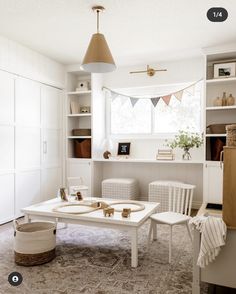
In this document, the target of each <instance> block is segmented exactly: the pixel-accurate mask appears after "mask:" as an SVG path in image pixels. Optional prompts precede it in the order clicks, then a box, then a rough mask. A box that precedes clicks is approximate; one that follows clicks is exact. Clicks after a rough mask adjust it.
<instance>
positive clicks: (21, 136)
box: [15, 127, 40, 170]
mask: <svg viewBox="0 0 236 294" xmlns="http://www.w3.org/2000/svg"><path fill="white" fill-rule="evenodd" d="M15 154H16V169H18V170H22V169H30V168H31V169H32V168H38V167H40V129H39V128H30V127H29V128H26V127H16V150H15Z"/></svg>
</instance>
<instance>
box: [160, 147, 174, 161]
mask: <svg viewBox="0 0 236 294" xmlns="http://www.w3.org/2000/svg"><path fill="white" fill-rule="evenodd" d="M174 159H175V158H174V153H173V150H172V149H158V151H157V160H174Z"/></svg>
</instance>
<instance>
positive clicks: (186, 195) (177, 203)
mask: <svg viewBox="0 0 236 294" xmlns="http://www.w3.org/2000/svg"><path fill="white" fill-rule="evenodd" d="M194 189H195V186H194V185H188V184H182V183H175V184H172V185H170V186H169V205H168V206H169V211H172V212H178V213H182V214H184V215H189V216H190V214H191V209H192V202H193V191H194Z"/></svg>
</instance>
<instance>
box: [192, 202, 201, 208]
mask: <svg viewBox="0 0 236 294" xmlns="http://www.w3.org/2000/svg"><path fill="white" fill-rule="evenodd" d="M201 206H202V202H201V201H193V204H192V208H193V209H199V208H200V207H201Z"/></svg>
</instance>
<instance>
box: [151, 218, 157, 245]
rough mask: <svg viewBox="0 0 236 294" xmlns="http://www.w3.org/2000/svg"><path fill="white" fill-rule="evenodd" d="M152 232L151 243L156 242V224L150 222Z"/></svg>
mask: <svg viewBox="0 0 236 294" xmlns="http://www.w3.org/2000/svg"><path fill="white" fill-rule="evenodd" d="M152 231H153V241H156V240H157V223H156V222H155V221H153V222H152Z"/></svg>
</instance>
